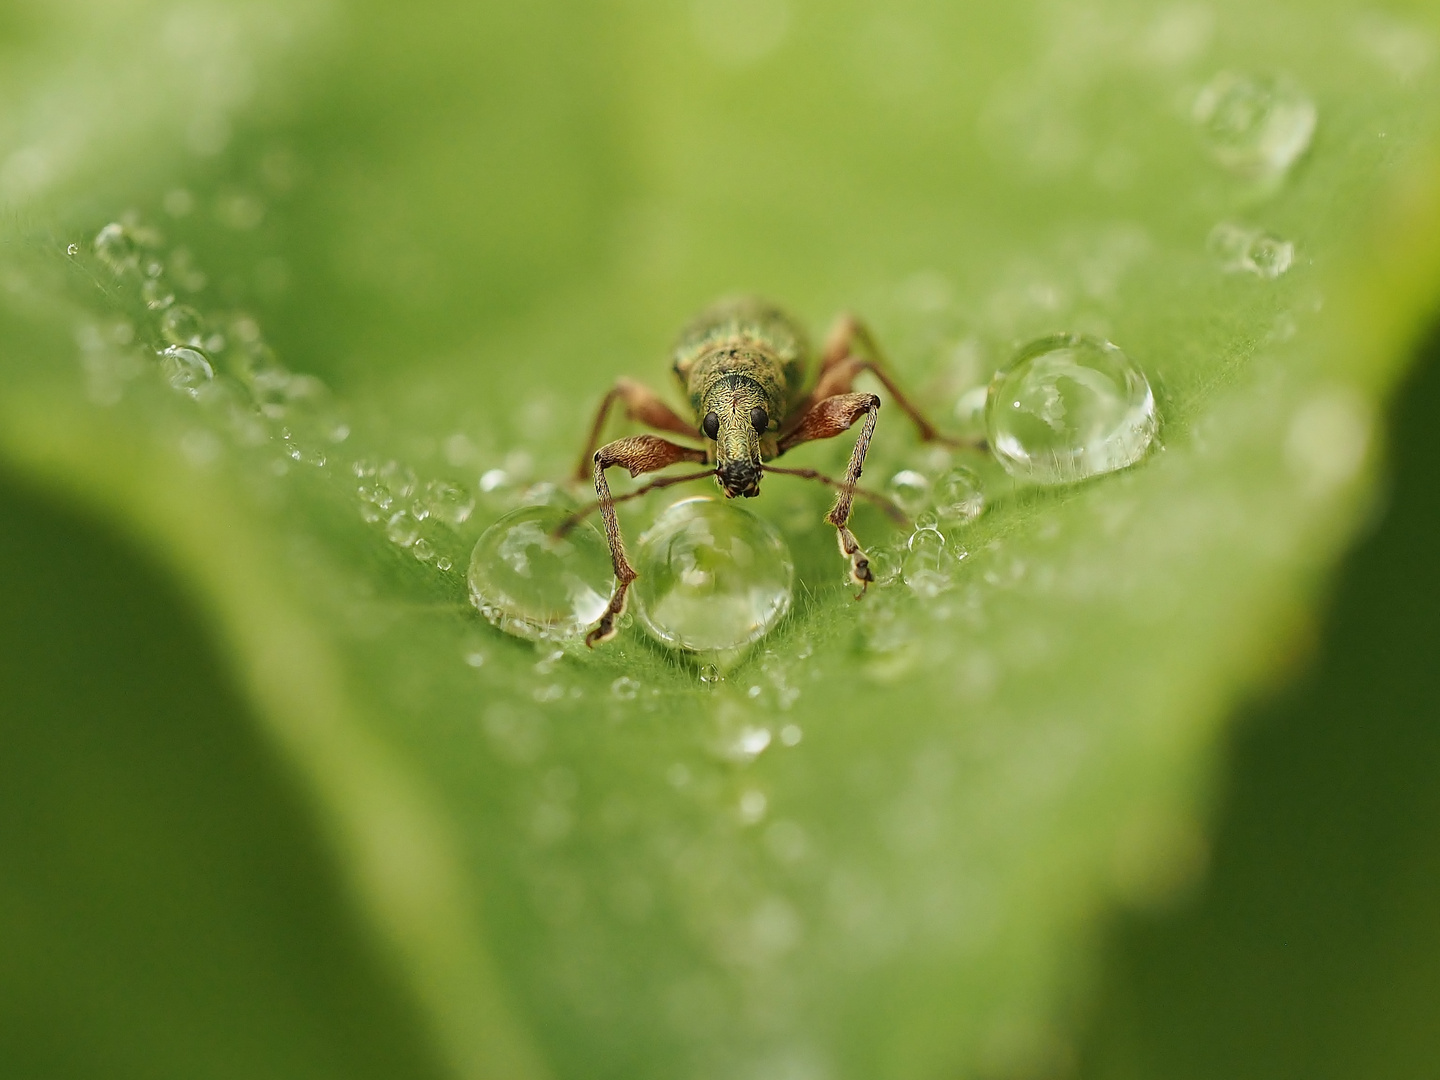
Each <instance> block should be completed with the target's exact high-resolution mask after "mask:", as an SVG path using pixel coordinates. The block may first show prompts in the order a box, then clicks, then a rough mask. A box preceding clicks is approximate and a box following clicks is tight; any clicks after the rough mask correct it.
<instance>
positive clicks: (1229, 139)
mask: <svg viewBox="0 0 1440 1080" xmlns="http://www.w3.org/2000/svg"><path fill="white" fill-rule="evenodd" d="M1193 115H1194V118H1195V122H1196V123H1197V124H1199V125H1200V130H1201V132H1202V133H1203V134H1204V137H1205V141H1206V143H1207V144H1208V145H1209V148H1210V154H1211V156H1212V157H1214V159H1215V160H1216V161H1217V162H1219V163H1220V164H1221V165H1223V166H1224V167H1225V168H1227V169H1229V170H1230V171H1231V172H1233V173H1236V174H1237V175H1239V176H1244V177H1249V178H1251V179H1274V178H1277V177H1281V176H1283V175H1285V173H1286V172H1287V171H1289V169H1290V166H1292V165H1293V164H1295V162H1296V161H1297V160H1298V159H1299V157H1300V155H1301V154H1303V153H1304V152H1305V150H1306V148H1307V147H1309V145H1310V137H1311V136H1312V135H1313V134H1314V133H1315V120H1316V116H1317V113H1316V109H1315V103H1314V102H1313V101H1311V100H1310V98H1309V97H1308V96H1307V95H1306V94H1305V91H1304V90H1302V89H1300V87H1299V86H1297V85H1296V84H1295V83H1294V82H1293V81H1291V80H1290V79H1288V78H1286V77H1284V76H1276V77H1274V78H1252V77H1250V76H1248V75H1240V74H1237V73H1236V72H1233V71H1222V72H1220V74H1218V75H1216V76H1215V77H1214V78H1213V79H1211V80H1210V82H1209V83H1207V84H1206V86H1205V88H1204V89H1203V90H1201V91H1200V95H1199V96H1198V97H1197V98H1196V99H1195V107H1194V109H1193Z"/></svg>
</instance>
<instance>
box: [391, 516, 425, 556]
mask: <svg viewBox="0 0 1440 1080" xmlns="http://www.w3.org/2000/svg"><path fill="white" fill-rule="evenodd" d="M385 537H386V539H387V540H389V541H390V542H391V543H392V544H394V545H396V546H397V547H402V548H408V547H409V546H410V545H411V544H413V543H415V541H416V540H419V539H420V523H419V522H418V521H416V520H415V519H414V518H413V517H411V516H410V513H409V511H407V510H399V511H396V512H395V513H394V514H391V515H390V520H389V521H387V522H386V523H385Z"/></svg>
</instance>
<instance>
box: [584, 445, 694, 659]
mask: <svg viewBox="0 0 1440 1080" xmlns="http://www.w3.org/2000/svg"><path fill="white" fill-rule="evenodd" d="M704 460H705V451H704V450H697V449H695V448H693V447H689V446H679V445H677V444H675V443H672V442H670V441H668V440H666V439H662V438H660V437H659V436H658V435H631V436H629V437H628V438H624V439H616V440H615V441H614V442H612V443H606V444H605V445H604V446H602V447H601V448H600V449H599V450H597V451H595V458H594V461H595V472H594V477H595V497H596V501H597V504H598V505H599V507H600V516H601V517H602V518H604V520H605V540H606V542H607V543H608V544H609V545H610V564H611V565H612V566H613V567H614V568H615V591H614V592H612V593H611V594H610V603H609V604H607V605H606V606H605V612H604V614H602V615H601V616H600V619H599V621H598V622H597V623H596V624H595V626H594V627H593V628H591V630H590V632H589V633H588V634H586V635H585V644H586V645H588V646H590V647H591V648H592V649H593V648H594V647H595V646H596V645H599V644H600V643H601V642H604V641H609V640H610V639H611V638H612V637H614V636H615V631H616V629H617V627H616V625H615V623H616V621H617V620H618V619H619V618H620V615H621V613H622V612H624V610H625V598H626V594H627V593H629V591H630V583H631V582H632V581H634V580H635V578H636V577H637V576H638V575H637V574H636V573H635V568H634V567H633V566H631V565H630V560H629V559H627V558H626V557H625V540H624V538H623V537H622V536H621V535H620V522H619V521H618V520H617V519H616V517H615V497H614V496H613V495H611V494H610V485H609V483H607V482H606V480H605V470H606V469H608V468H610V467H611V466H612V465H619V466H621V467H622V468H625V469H627V470H629V472H630V475H631V476H639V475H640V474H641V473H648V472H654V471H655V470H657V469H663V468H665V466H667V465H674V464H675V463H676V462H680V461H697V462H698V461H704ZM692 479H693V478H692ZM677 482H678V480H677Z"/></svg>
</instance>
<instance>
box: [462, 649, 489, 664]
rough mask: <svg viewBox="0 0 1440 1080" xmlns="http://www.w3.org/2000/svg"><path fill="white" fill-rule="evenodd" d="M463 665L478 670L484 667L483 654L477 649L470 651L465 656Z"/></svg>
mask: <svg viewBox="0 0 1440 1080" xmlns="http://www.w3.org/2000/svg"><path fill="white" fill-rule="evenodd" d="M465 664H466V666H468V667H472V668H480V667H484V666H485V654H484V653H483V652H481V651H480V650H479V649H472V650H471V651H470V652H468V653H466V654H465Z"/></svg>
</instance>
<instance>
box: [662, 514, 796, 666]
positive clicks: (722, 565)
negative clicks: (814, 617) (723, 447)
mask: <svg viewBox="0 0 1440 1080" xmlns="http://www.w3.org/2000/svg"><path fill="white" fill-rule="evenodd" d="M636 562H637V565H636V569H637V570H638V571H639V574H640V577H639V580H637V581H636V582H635V586H634V589H635V607H636V612H637V614H638V615H639V617H640V621H641V623H642V624H643V625H644V626H645V628H646V630H648V631H649V632H650V634H651V635H652V636H653V637H655V638H656V640H658V641H660V642H662V643H664V644H666V645H671V646H674V647H677V648H682V649H693V650H695V651H700V652H704V651H710V650H722V649H736V648H739V647H740V646H742V645H747V644H749V643H750V642H752V641H757V640H759V639H760V638H761V637H763V636H764V635H765V633H766V632H768V631H769V630H770V628H771V627H773V626H774V625H775V623H776V622H778V621H779V619H780V618H781V617H782V616H783V615H784V614H785V613H786V612H787V611H788V610H789V609H790V599H791V585H792V582H793V579H794V576H795V568H794V565H793V564H792V563H791V561H790V550H789V548H788V547H787V546H786V544H785V541H784V539H783V538H782V537H781V536H780V534H779V533H778V532H776V531H775V529H774V528H773V527H772V526H771V525H769V524H767V523H766V522H764V521H761V520H760V519H759V518H757V517H756V516H755V515H754V514H752V513H750V512H749V511H748V510H742V509H741V508H740V507H738V506H735V505H734V504H732V503H724V502H721V501H720V500H718V499H714V498H710V497H706V496H701V497H697V498H693V499H685V500H682V501H681V502H678V503H675V504H674V505H673V506H670V507H669V508H668V509H666V510H665V512H664V513H662V514H661V515H660V517H659V519H658V520H657V521H656V522H655V524H654V525H652V526H651V527H650V528H649V529H648V530H646V532H645V534H644V535H643V536H641V537H640V541H639V547H638V558H637V560H636Z"/></svg>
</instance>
